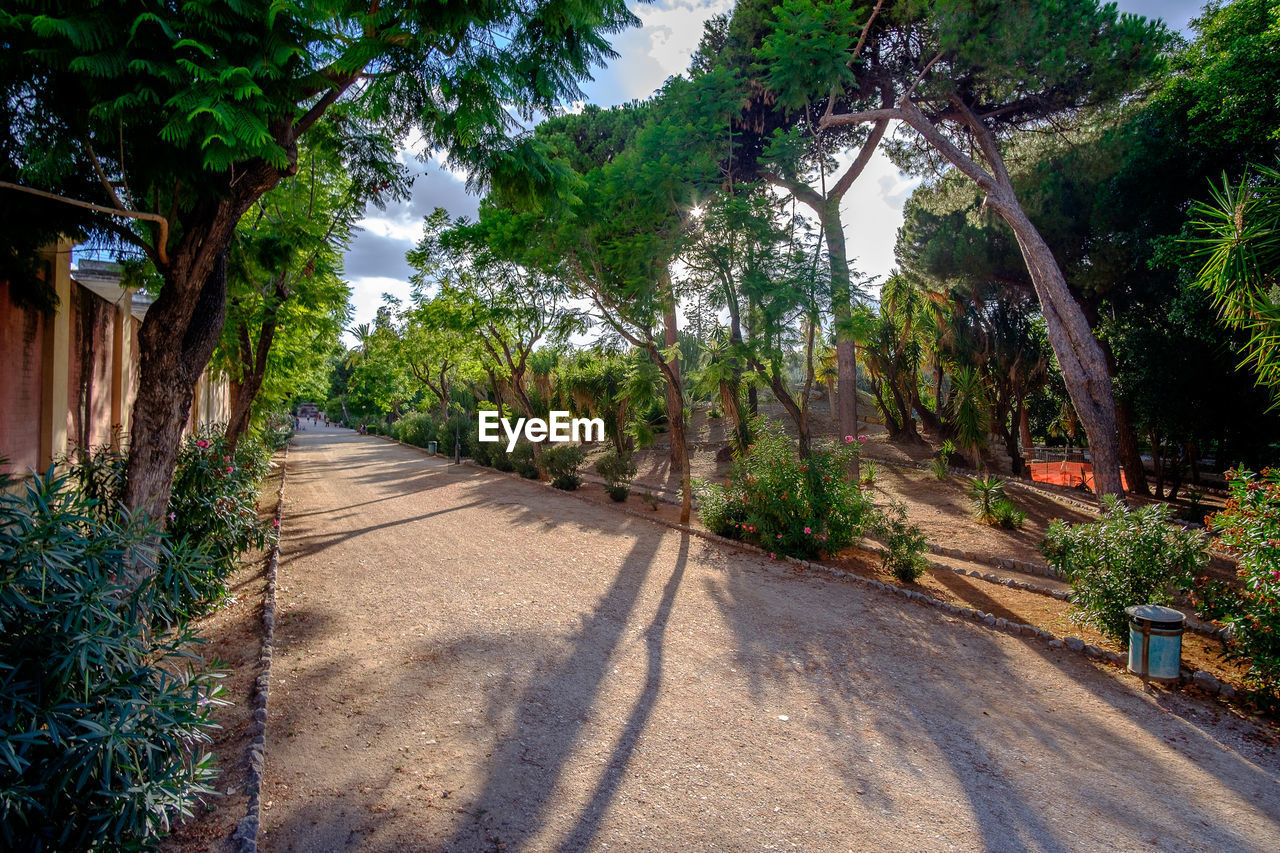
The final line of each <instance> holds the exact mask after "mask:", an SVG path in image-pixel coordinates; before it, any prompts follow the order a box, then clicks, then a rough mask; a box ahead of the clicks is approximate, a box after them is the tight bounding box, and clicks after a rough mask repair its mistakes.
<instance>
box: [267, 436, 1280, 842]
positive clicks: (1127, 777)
mask: <svg viewBox="0 0 1280 853" xmlns="http://www.w3.org/2000/svg"><path fill="white" fill-rule="evenodd" d="M279 584H280V589H279V608H280V622H279V624H278V628H277V632H276V642H277V646H276V653H275V659H274V663H273V668H272V685H271V717H270V720H269V723H268V734H267V780H266V785H265V788H264V791H263V800H264V810H263V833H262V836H261V843H262V846H263V848H264V849H266V850H270V851H284V850H297V851H332V850H346V849H350V850H373V851H402V850H430V851H455V850H456V851H479V850H510V851H515V850H529V851H535V850H628V851H631V850H655V851H695V850H707V851H734V850H802V851H826V850H871V849H879V850H883V851H888V850H1051V851H1052V850H1114V849H1123V850H1215V851H1225V850H1258V851H1274V850H1277V849H1280V786H1277V781H1278V780H1280V756H1278V755H1277V752H1276V749H1275V748H1274V747H1272V746H1268V745H1267V741H1266V739H1265V737H1263V736H1262V735H1261V734H1260V732H1259V731H1258V730H1257V729H1255V728H1254V727H1253V726H1252V725H1251V724H1248V723H1245V722H1242V721H1239V720H1236V719H1234V718H1231V717H1228V716H1226V715H1225V714H1223V713H1222V711H1221V710H1220V709H1219V708H1218V706H1214V705H1211V704H1208V703H1201V702H1198V701H1195V700H1192V699H1186V698H1183V697H1181V696H1179V695H1172V694H1169V693H1164V692H1161V693H1152V694H1144V693H1143V692H1142V691H1141V689H1140V685H1137V684H1136V682H1134V681H1133V680H1131V679H1129V678H1127V677H1124V676H1121V675H1117V674H1111V673H1109V672H1106V671H1102V670H1099V669H1097V668H1095V667H1094V666H1093V665H1091V664H1090V663H1088V662H1087V661H1085V660H1083V659H1082V658H1080V657H1078V656H1075V655H1072V654H1070V653H1066V652H1054V651H1052V650H1050V649H1048V648H1047V647H1046V646H1044V645H1041V644H1028V643H1024V642H1021V641H1019V640H1017V639H1015V638H1012V637H1009V636H1007V635H1003V634H997V633H994V632H988V631H986V630H983V629H981V628H980V627H978V626H975V625H972V624H970V623H968V622H959V621H956V620H952V619H950V618H948V617H946V616H944V615H942V614H939V613H938V612H936V611H934V610H931V609H926V608H923V607H919V606H916V605H913V604H911V603H908V602H903V601H901V600H899V599H896V598H891V597H888V596H881V595H877V594H875V593H873V592H870V591H867V590H864V589H862V588H860V587H857V586H854V585H852V584H847V583H842V582H839V581H834V580H830V579H824V578H816V577H809V576H805V575H797V574H795V573H793V572H791V571H790V570H789V569H788V568H786V567H784V566H783V565H781V564H778V563H773V562H770V561H769V560H766V559H761V558H759V557H757V556H754V555H750V554H745V553H740V552H732V551H728V550H725V549H722V548H719V547H716V546H712V545H710V544H708V543H705V542H704V541H702V540H700V539H696V538H690V537H687V536H684V535H682V534H680V533H677V532H675V531H672V530H669V529H667V528H664V527H661V526H658V525H656V524H653V523H650V522H647V521H644V520H641V519H637V518H632V517H629V516H626V515H624V514H621V513H617V512H614V511H612V510H610V509H608V508H606V507H599V506H594V505H589V504H585V503H583V502H581V501H578V500H575V499H573V498H571V497H569V496H565V495H560V494H556V493H554V492H552V491H551V490H548V489H545V488H543V487H541V486H538V485H536V484H531V483H523V482H517V481H513V480H511V479H508V478H505V477H501V476H498V475H494V474H491V473H489V472H485V471H481V470H478V469H475V468H471V467H453V466H448V465H446V464H445V463H444V462H442V461H440V460H435V459H429V458H427V457H425V456H424V455H423V454H421V453H418V452H415V451H413V450H409V449H406V448H402V447H399V446H397V445H393V444H389V443H387V442H385V441H382V440H380V439H377V438H367V437H360V436H357V435H355V434H353V433H351V432H350V431H344V430H336V429H335V430H324V429H319V430H317V429H315V428H312V429H309V430H308V431H307V432H305V433H301V434H300V435H299V437H298V439H297V440H296V443H295V445H294V449H293V450H292V451H291V452H290V454H289V480H288V484H287V486H286V489H285V507H284V521H283V541H282V546H281V560H280V575H279Z"/></svg>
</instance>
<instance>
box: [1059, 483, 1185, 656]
mask: <svg viewBox="0 0 1280 853" xmlns="http://www.w3.org/2000/svg"><path fill="white" fill-rule="evenodd" d="M1102 505H1103V515H1102V518H1100V519H1099V520H1098V521H1093V522H1089V523H1088V524H1075V525H1071V524H1067V523H1066V522H1064V521H1062V520H1061V519H1056V520H1055V521H1054V522H1053V523H1052V524H1050V525H1049V529H1048V531H1047V533H1046V534H1045V539H1044V543H1043V545H1042V546H1041V550H1042V551H1043V553H1044V555H1045V557H1046V558H1048V561H1049V564H1050V565H1051V566H1053V567H1054V568H1055V569H1057V570H1058V571H1059V572H1060V573H1062V575H1063V577H1065V578H1066V579H1067V580H1068V581H1069V582H1070V583H1071V601H1072V603H1073V604H1074V605H1075V613H1074V614H1073V618H1074V619H1076V620H1077V621H1079V622H1081V623H1083V624H1086V625H1091V626H1092V627H1094V628H1097V629H1098V630H1099V631H1101V632H1102V633H1104V634H1106V635H1107V636H1108V637H1110V638H1111V639H1112V640H1115V641H1116V642H1118V643H1121V644H1123V645H1126V646H1127V645H1128V643H1129V627H1128V625H1129V621H1128V620H1129V617H1128V616H1127V615H1126V614H1125V612H1124V610H1125V608H1126V607H1131V606H1133V605H1135V604H1170V603H1172V602H1173V598H1174V594H1175V593H1176V592H1178V591H1185V590H1190V589H1191V586H1192V583H1193V580H1194V578H1195V573H1196V571H1197V570H1198V569H1200V568H1201V567H1203V566H1204V565H1206V564H1207V563H1208V559H1209V558H1208V552H1207V545H1208V538H1207V537H1206V536H1205V534H1204V533H1203V532H1201V531H1196V530H1182V529H1180V528H1177V527H1174V526H1172V525H1171V524H1169V521H1170V519H1171V518H1172V516H1173V510H1172V508H1170V507H1169V506H1168V505H1167V504H1160V503H1156V504H1150V505H1148V506H1144V507H1139V508H1137V509H1130V508H1129V507H1126V506H1125V505H1124V504H1123V503H1121V502H1120V501H1119V500H1118V499H1117V498H1116V497H1115V496H1114V495H1107V496H1104V497H1103V499H1102Z"/></svg>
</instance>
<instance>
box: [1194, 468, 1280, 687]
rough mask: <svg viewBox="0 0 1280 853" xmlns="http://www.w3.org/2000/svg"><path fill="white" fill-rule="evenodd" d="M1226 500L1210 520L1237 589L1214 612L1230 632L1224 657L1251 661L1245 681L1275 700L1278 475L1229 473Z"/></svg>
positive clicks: (1279, 647) (1279, 661)
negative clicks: (1231, 563) (1232, 565)
mask: <svg viewBox="0 0 1280 853" xmlns="http://www.w3.org/2000/svg"><path fill="white" fill-rule="evenodd" d="M1227 488H1228V499H1227V504H1226V506H1225V507H1224V508H1223V509H1222V511H1221V512H1218V513H1216V514H1214V515H1213V516H1210V518H1209V519H1208V523H1209V528H1210V529H1211V530H1213V531H1214V532H1215V533H1216V534H1217V536H1218V539H1217V544H1218V545H1219V546H1220V547H1222V548H1223V549H1224V550H1226V552H1227V553H1229V554H1231V555H1232V556H1233V557H1235V558H1236V560H1237V561H1238V562H1239V569H1238V575H1239V580H1240V588H1239V589H1231V590H1224V591H1223V592H1224V593H1225V594H1223V595H1220V596H1218V597H1217V601H1216V602H1215V605H1216V606H1215V607H1214V608H1213V610H1214V612H1211V613H1207V614H1206V615H1209V616H1211V617H1212V618H1221V619H1223V620H1224V621H1225V622H1226V624H1227V625H1228V626H1230V627H1231V628H1232V629H1233V632H1234V636H1233V637H1232V638H1231V641H1230V642H1229V644H1228V645H1227V654H1228V656H1230V657H1232V658H1235V659H1245V660H1248V661H1249V662H1250V668H1249V681H1250V683H1251V684H1252V685H1253V686H1254V687H1256V688H1257V689H1259V690H1261V691H1262V692H1263V693H1265V694H1267V695H1269V696H1270V697H1271V698H1272V699H1276V698H1280V471H1277V470H1275V469H1267V470H1265V471H1263V472H1262V473H1261V474H1260V475H1255V474H1253V473H1251V472H1249V471H1231V472H1229V473H1228V475H1227Z"/></svg>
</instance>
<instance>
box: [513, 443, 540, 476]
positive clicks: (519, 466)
mask: <svg viewBox="0 0 1280 853" xmlns="http://www.w3.org/2000/svg"><path fill="white" fill-rule="evenodd" d="M507 459H508V460H509V461H510V463H511V467H512V470H514V471H515V472H516V473H517V474H519V475H520V476H521V477H524V478H525V479H526V480H536V479H538V473H539V472H538V463H537V462H535V461H534V458H533V444H532V443H530V442H528V441H525V440H523V439H521V440H520V441H518V442H516V446H515V447H514V448H513V449H512V451H511V452H510V453H508V454H507Z"/></svg>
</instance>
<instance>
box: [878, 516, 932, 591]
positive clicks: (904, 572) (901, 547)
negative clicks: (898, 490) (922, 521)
mask: <svg viewBox="0 0 1280 853" xmlns="http://www.w3.org/2000/svg"><path fill="white" fill-rule="evenodd" d="M871 533H872V534H874V535H875V536H877V537H879V538H880V539H881V540H882V541H883V542H884V547H882V548H880V566H881V568H884V569H888V570H889V571H890V572H891V573H892V574H893V576H894V577H895V578H897V579H898V580H899V581H901V582H902V583H915V582H916V581H918V580H919V579H920V577H921V575H923V574H924V573H925V571H926V570H927V569H928V568H929V560H928V559H927V558H926V557H925V556H924V555H925V552H926V551H928V550H929V540H928V539H927V538H926V537H925V534H924V531H923V530H921V529H920V527H919V525H916V524H911V523H909V522H908V521H907V509H906V507H905V506H903V505H902V504H901V503H899V502H897V501H894V502H893V503H892V504H890V505H889V507H888V509H885V510H882V511H879V512H877V513H876V517H875V521H873V522H872V524H871Z"/></svg>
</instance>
